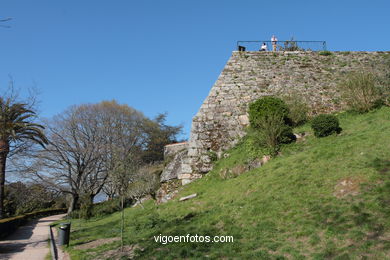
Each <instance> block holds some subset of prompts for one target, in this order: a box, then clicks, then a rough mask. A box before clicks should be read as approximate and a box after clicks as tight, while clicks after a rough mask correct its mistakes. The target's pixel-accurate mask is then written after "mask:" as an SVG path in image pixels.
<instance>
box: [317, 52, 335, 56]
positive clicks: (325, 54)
mask: <svg viewBox="0 0 390 260" xmlns="http://www.w3.org/2000/svg"><path fill="white" fill-rule="evenodd" d="M318 54H319V55H322V56H330V55H332V52H330V51H320V52H319V53H318Z"/></svg>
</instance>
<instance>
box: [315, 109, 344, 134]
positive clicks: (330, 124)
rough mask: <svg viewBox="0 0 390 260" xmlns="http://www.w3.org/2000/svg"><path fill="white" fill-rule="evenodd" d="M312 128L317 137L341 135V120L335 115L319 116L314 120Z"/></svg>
mask: <svg viewBox="0 0 390 260" xmlns="http://www.w3.org/2000/svg"><path fill="white" fill-rule="evenodd" d="M311 128H312V129H313V131H314V135H315V136H316V137H325V136H328V135H331V134H333V133H340V132H341V130H342V129H341V128H340V125H339V120H338V119H337V117H335V116H334V115H325V114H322V115H318V116H316V117H315V118H313V120H312V122H311Z"/></svg>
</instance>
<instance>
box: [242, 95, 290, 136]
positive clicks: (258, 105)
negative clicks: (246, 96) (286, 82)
mask: <svg viewBox="0 0 390 260" xmlns="http://www.w3.org/2000/svg"><path fill="white" fill-rule="evenodd" d="M289 112H290V111H289V109H288V106H287V105H286V103H285V102H284V101H283V100H281V99H280V98H276V97H271V96H266V97H262V98H260V99H258V100H256V101H255V102H253V103H251V104H250V105H249V122H250V125H251V127H252V128H254V129H259V128H260V125H261V122H262V120H263V118H264V116H266V115H269V114H271V113H274V114H276V115H279V116H280V117H281V118H282V119H283V121H284V123H286V124H288V125H291V120H290V118H289V117H288V115H289Z"/></svg>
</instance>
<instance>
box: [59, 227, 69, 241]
mask: <svg viewBox="0 0 390 260" xmlns="http://www.w3.org/2000/svg"><path fill="white" fill-rule="evenodd" d="M58 237H59V244H60V246H63V245H67V246H69V237H70V223H61V224H60V226H59V229H58Z"/></svg>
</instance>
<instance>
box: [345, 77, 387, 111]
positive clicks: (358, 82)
mask: <svg viewBox="0 0 390 260" xmlns="http://www.w3.org/2000/svg"><path fill="white" fill-rule="evenodd" d="M340 88H341V92H342V98H343V100H344V101H345V103H346V104H347V105H348V107H349V108H350V109H351V110H353V111H356V112H359V113H364V112H367V111H369V110H372V109H374V108H377V107H378V106H380V105H381V104H383V94H382V93H381V89H380V88H379V86H378V85H377V79H376V77H375V76H374V75H373V74H372V73H368V72H354V73H350V74H349V75H348V76H347V78H346V79H345V80H344V81H343V82H342V83H341V84H340Z"/></svg>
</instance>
